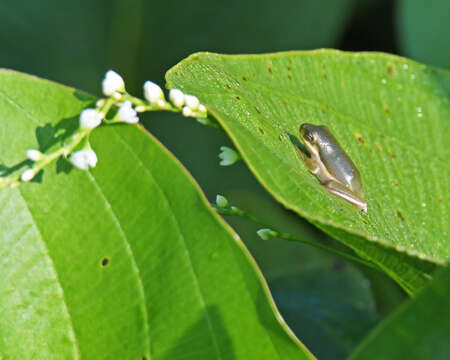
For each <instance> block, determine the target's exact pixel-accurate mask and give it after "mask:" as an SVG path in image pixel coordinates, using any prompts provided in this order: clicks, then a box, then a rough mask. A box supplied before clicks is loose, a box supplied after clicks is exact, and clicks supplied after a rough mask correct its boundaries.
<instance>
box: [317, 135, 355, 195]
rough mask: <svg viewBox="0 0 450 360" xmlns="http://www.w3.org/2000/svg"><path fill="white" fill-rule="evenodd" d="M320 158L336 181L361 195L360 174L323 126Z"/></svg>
mask: <svg viewBox="0 0 450 360" xmlns="http://www.w3.org/2000/svg"><path fill="white" fill-rule="evenodd" d="M320 141H321V144H322V146H321V148H320V158H321V160H322V162H323V163H324V165H325V166H326V168H327V169H329V171H330V172H331V174H332V175H333V176H334V177H335V178H336V180H337V181H339V182H340V183H342V184H344V185H345V186H347V187H348V188H349V189H350V190H352V191H353V192H355V193H357V194H359V195H360V196H361V197H363V190H362V184H361V175H360V173H359V171H358V169H357V168H356V166H355V164H354V163H353V161H352V160H351V159H350V157H349V156H348V155H347V154H346V153H345V151H344V150H343V149H342V147H341V146H340V145H339V143H338V142H337V140H336V138H335V137H334V136H333V134H332V133H331V132H330V130H329V129H328V128H327V127H326V126H323V128H322V131H321V132H320Z"/></svg>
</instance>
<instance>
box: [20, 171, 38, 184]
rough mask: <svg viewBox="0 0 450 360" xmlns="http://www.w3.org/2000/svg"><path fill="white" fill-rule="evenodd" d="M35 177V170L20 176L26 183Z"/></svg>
mask: <svg viewBox="0 0 450 360" xmlns="http://www.w3.org/2000/svg"><path fill="white" fill-rule="evenodd" d="M34 175H36V174H35V173H34V170H33V169H28V170H25V171H24V172H23V173H22V175H20V180H22V181H24V182H27V181H30V180H31V179H32V178H34Z"/></svg>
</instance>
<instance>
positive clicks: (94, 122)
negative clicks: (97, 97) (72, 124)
mask: <svg viewBox="0 0 450 360" xmlns="http://www.w3.org/2000/svg"><path fill="white" fill-rule="evenodd" d="M102 118H103V116H102V114H101V113H99V112H98V111H97V110H95V109H84V110H83V111H82V112H81V114H80V126H81V127H82V128H84V129H94V128H96V127H97V126H99V125H100V124H101V122H102Z"/></svg>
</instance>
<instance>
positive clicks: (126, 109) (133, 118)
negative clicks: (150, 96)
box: [117, 100, 139, 124]
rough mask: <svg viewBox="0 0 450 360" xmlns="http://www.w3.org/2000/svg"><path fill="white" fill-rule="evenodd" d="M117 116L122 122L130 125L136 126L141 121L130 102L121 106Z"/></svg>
mask: <svg viewBox="0 0 450 360" xmlns="http://www.w3.org/2000/svg"><path fill="white" fill-rule="evenodd" d="M117 116H118V117H119V119H120V120H122V121H123V122H126V123H128V124H136V123H137V122H138V121H139V118H138V117H137V113H136V110H134V109H133V105H132V104H131V101H129V100H127V101H125V102H123V103H122V104H121V105H120V107H119V111H118V113H117Z"/></svg>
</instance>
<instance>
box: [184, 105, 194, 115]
mask: <svg viewBox="0 0 450 360" xmlns="http://www.w3.org/2000/svg"><path fill="white" fill-rule="evenodd" d="M192 115H194V112H193V111H192V109H191V108H190V107H187V106H185V107H183V116H192Z"/></svg>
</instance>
